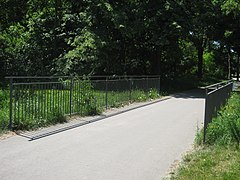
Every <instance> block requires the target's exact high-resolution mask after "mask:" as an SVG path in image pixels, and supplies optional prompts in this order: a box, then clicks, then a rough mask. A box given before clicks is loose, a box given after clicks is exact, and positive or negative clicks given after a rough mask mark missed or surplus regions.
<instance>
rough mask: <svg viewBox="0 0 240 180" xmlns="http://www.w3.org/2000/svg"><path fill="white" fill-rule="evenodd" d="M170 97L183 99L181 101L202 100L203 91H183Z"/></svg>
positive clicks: (203, 96)
mask: <svg viewBox="0 0 240 180" xmlns="http://www.w3.org/2000/svg"><path fill="white" fill-rule="evenodd" d="M172 97H174V98H183V99H189V98H191V99H192V98H197V99H202V98H205V89H194V90H189V91H184V92H181V93H176V94H174V95H172Z"/></svg>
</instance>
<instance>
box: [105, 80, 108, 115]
mask: <svg viewBox="0 0 240 180" xmlns="http://www.w3.org/2000/svg"><path fill="white" fill-rule="evenodd" d="M105 83H106V84H105V108H106V110H107V109H108V77H106V81H105Z"/></svg>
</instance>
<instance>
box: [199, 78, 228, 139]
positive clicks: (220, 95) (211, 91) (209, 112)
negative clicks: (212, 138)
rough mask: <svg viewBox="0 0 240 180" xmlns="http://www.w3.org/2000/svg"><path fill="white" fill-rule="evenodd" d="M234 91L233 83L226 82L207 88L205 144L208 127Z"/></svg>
mask: <svg viewBox="0 0 240 180" xmlns="http://www.w3.org/2000/svg"><path fill="white" fill-rule="evenodd" d="M232 90H233V82H232V81H231V80H230V81H225V82H220V83H217V84H213V85H210V86H206V87H205V91H206V98H205V116H204V128H203V142H204V143H205V142H206V134H207V126H208V124H209V123H211V122H212V118H213V117H216V115H217V112H218V111H219V110H220V108H221V107H223V106H224V105H225V104H226V102H227V100H228V99H229V97H230V95H231V92H232Z"/></svg>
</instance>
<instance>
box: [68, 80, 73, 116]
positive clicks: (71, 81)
mask: <svg viewBox="0 0 240 180" xmlns="http://www.w3.org/2000/svg"><path fill="white" fill-rule="evenodd" d="M72 89H73V78H72V76H71V77H70V97H69V99H70V102H69V106H70V107H69V110H70V117H71V116H72Z"/></svg>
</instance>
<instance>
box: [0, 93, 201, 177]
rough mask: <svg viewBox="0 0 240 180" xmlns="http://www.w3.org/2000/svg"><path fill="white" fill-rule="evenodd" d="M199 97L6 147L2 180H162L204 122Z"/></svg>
mask: <svg viewBox="0 0 240 180" xmlns="http://www.w3.org/2000/svg"><path fill="white" fill-rule="evenodd" d="M203 112H204V99H203V98H202V93H200V92H199V91H191V92H187V93H182V94H177V95H175V96H174V97H172V98H170V99H168V100H165V101H162V102H158V103H155V104H152V105H149V106H145V107H142V108H139V109H135V110H132V111H129V112H125V113H122V114H119V115H116V116H113V117H110V118H107V119H104V120H102V121H98V122H94V123H91V124H88V125H85V126H81V127H78V128H75V129H71V130H68V131H65V132H62V133H59V134H55V135H52V136H48V137H45V138H41V139H38V140H34V141H29V140H28V139H26V138H24V137H20V136H14V137H11V138H8V139H5V140H2V141H0V179H1V180H13V179H16V180H32V179H34V180H38V179H39V180H44V179H46V180H55V179H56V180H61V179H63V180H85V179H86V180H155V179H156V180H160V179H161V178H162V177H164V176H165V175H166V172H167V171H168V169H169V167H170V166H171V164H172V163H173V162H174V161H175V160H179V159H180V158H181V155H182V154H183V153H184V152H186V151H187V150H188V149H189V148H190V147H191V145H192V143H193V141H194V138H195V133H196V130H197V127H200V126H201V124H202V121H203Z"/></svg>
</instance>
